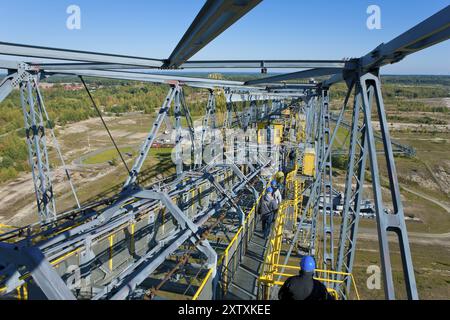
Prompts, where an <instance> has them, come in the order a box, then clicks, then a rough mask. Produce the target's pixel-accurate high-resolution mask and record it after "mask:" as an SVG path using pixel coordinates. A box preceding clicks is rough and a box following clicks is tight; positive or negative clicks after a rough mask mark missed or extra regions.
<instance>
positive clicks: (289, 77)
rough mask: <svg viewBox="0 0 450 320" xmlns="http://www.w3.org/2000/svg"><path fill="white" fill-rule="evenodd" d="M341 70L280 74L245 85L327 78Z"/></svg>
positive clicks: (328, 69)
mask: <svg viewBox="0 0 450 320" xmlns="http://www.w3.org/2000/svg"><path fill="white" fill-rule="evenodd" d="M342 70H343V69H342V68H315V69H309V70H304V71H298V72H293V73H287V74H282V75H278V76H273V77H267V78H262V79H256V80H250V81H247V82H246V83H245V85H248V86H252V85H258V84H270V83H273V82H280V81H288V80H299V79H306V78H313V77H320V76H327V75H332V74H337V73H341V72H342Z"/></svg>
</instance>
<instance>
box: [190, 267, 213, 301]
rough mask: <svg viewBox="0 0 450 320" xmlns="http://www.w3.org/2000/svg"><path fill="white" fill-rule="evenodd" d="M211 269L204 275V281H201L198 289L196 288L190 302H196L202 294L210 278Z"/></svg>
mask: <svg viewBox="0 0 450 320" xmlns="http://www.w3.org/2000/svg"><path fill="white" fill-rule="evenodd" d="M212 272H213V269H209V271H208V273H207V274H206V277H205V279H203V281H202V283H201V284H200V287H198V290H197V292H196V293H195V295H194V296H193V297H192V300H197V299H198V297H199V296H200V294H201V293H202V291H203V289H204V288H205V285H206V283H207V282H208V280H209V278H211V276H212Z"/></svg>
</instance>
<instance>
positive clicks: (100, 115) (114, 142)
mask: <svg viewBox="0 0 450 320" xmlns="http://www.w3.org/2000/svg"><path fill="white" fill-rule="evenodd" d="M78 77H79V78H80V80H81V82H82V83H83V86H84V88H85V89H86V92H87V94H88V96H89V98H90V99H91V102H92V105H93V106H94V109H95V110H96V111H97V114H98V116H99V117H100V119H101V120H102V123H103V126H104V127H105V129H106V131H107V132H108V135H109V138H110V139H111V142H112V143H113V145H114V148H116V151H117V153H118V154H119V157H120V159H121V160H122V163H123V165H124V167H125V169H126V170H127V172H128V174H131V171H130V169H129V168H128V165H127V163H126V162H125V159H124V158H123V155H122V153H121V152H120V150H119V147H118V146H117V144H116V141H115V140H114V138H113V136H112V135H111V132H110V131H109V129H108V126H107V125H106V122H105V120H104V119H103V116H102V113H101V112H100V110H99V108H98V107H97V104H96V103H95V101H94V98H93V97H92V95H91V92H90V91H89V88H88V87H87V85H86V82H84V79H83V77H82V76H78Z"/></svg>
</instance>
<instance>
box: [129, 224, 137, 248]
mask: <svg viewBox="0 0 450 320" xmlns="http://www.w3.org/2000/svg"><path fill="white" fill-rule="evenodd" d="M135 228H136V224H135V223H132V224H131V230H130V235H131V242H130V251H131V253H132V254H135V245H134V232H135Z"/></svg>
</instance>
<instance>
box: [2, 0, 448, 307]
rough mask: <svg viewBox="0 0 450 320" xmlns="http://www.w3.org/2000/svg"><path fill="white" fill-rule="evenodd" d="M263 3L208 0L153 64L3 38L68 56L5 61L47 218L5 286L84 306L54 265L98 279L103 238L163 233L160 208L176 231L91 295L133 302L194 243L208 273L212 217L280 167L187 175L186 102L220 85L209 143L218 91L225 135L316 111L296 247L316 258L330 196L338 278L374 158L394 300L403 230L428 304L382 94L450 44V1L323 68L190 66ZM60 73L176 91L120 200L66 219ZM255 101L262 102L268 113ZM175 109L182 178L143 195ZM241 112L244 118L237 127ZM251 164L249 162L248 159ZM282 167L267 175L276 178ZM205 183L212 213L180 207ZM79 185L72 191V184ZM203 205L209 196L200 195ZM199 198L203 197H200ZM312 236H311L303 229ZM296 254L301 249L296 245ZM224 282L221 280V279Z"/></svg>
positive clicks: (406, 263) (27, 240) (28, 52)
mask: <svg viewBox="0 0 450 320" xmlns="http://www.w3.org/2000/svg"><path fill="white" fill-rule="evenodd" d="M260 2H261V1H259V0H243V1H242V0H239V1H238V0H223V1H222V0H221V1H218V0H208V1H206V3H205V5H204V6H203V8H202V10H201V11H200V12H199V14H198V15H197V17H196V18H195V20H194V22H193V23H192V25H191V26H190V27H189V29H188V30H187V32H186V33H185V35H184V36H183V38H182V39H181V40H180V42H179V43H178V45H177V47H176V48H175V50H174V51H173V52H172V54H171V55H170V57H169V58H168V59H150V58H142V57H132V56H124V55H114V54H105V53H95V52H85V51H75V50H64V49H59V48H46V47H37V46H26V45H18V44H11V43H3V42H0V54H3V55H9V56H14V57H17V56H19V57H24V59H23V61H26V60H25V59H26V58H41V59H46V60H49V59H50V60H53V59H56V60H60V61H61V63H52V62H51V63H47V61H42V62H41V63H23V62H15V61H0V68H2V69H7V70H8V75H7V76H6V77H5V78H4V79H3V80H2V82H1V83H0V101H2V100H3V99H5V97H7V96H8V95H9V93H10V92H11V91H12V90H13V89H14V88H15V87H19V89H20V95H21V102H22V109H23V113H24V119H25V129H26V133H27V144H28V149H29V158H30V164H31V167H32V175H33V182H34V186H35V192H36V198H37V203H38V211H39V216H40V219H41V222H40V223H39V224H36V225H33V226H29V227H27V228H22V229H18V230H13V231H11V232H9V233H7V234H4V235H1V236H0V266H1V267H2V268H0V279H6V280H5V281H3V280H2V281H3V282H4V284H5V285H6V291H7V292H11V291H12V290H14V288H16V287H17V286H20V285H22V284H23V283H24V278H26V276H31V277H32V278H33V280H34V282H35V283H36V284H37V286H39V288H40V289H41V290H42V292H43V293H44V294H45V296H46V297H47V298H50V299H74V298H75V295H74V292H73V290H71V289H69V288H68V286H67V284H66V283H65V281H64V280H63V279H62V278H61V276H60V275H59V274H58V273H57V272H56V271H55V268H54V267H53V266H52V264H53V263H54V262H55V261H58V262H59V261H60V260H59V259H63V257H64V259H65V258H67V255H72V254H74V252H76V253H75V255H79V261H78V264H79V265H81V266H83V267H82V270H81V274H82V275H83V281H85V282H90V277H91V276H93V273H92V270H94V269H95V267H94V265H93V264H92V263H93V261H96V262H97V260H101V259H103V258H102V257H103V256H102V254H100V255H98V252H95V250H94V247H95V246H96V245H98V244H99V243H101V242H102V241H103V240H105V239H109V241H110V243H114V231H116V230H118V229H120V230H124V229H126V228H128V227H130V228H131V229H130V231H129V232H130V234H133V235H134V231H135V229H134V226H135V224H136V223H137V222H139V221H137V220H138V219H139V218H140V217H143V216H144V217H145V219H148V220H145V223H144V224H145V226H144V228H150V229H151V230H153V231H152V232H153V233H154V234H158V232H157V231H155V230H156V229H157V225H158V221H154V220H151V219H150V218H149V217H150V216H152V215H151V214H150V213H152V212H159V211H160V209H161V207H165V208H166V209H167V210H168V211H169V214H170V216H171V217H172V218H173V219H172V220H173V221H172V222H171V223H172V227H173V228H172V229H171V231H170V232H168V233H166V234H164V236H163V237H162V238H161V239H158V241H153V240H154V239H153V240H152V241H150V242H149V247H148V248H147V249H148V250H145V252H142V253H141V255H140V256H139V257H135V256H134V253H135V252H134V249H133V250H131V249H130V252H131V253H133V254H131V256H133V258H132V261H131V263H130V264H128V265H127V267H126V268H124V269H121V270H120V271H118V273H116V274H114V273H113V270H103V269H105V265H104V261H103V264H102V263H100V265H101V268H99V269H101V270H102V272H104V274H105V279H106V280H105V282H106V284H104V285H99V286H98V287H95V288H91V289H92V290H91V292H90V294H91V296H90V297H91V298H93V299H124V298H127V297H129V296H130V294H132V292H133V291H134V290H135V289H136V288H137V287H138V286H139V285H140V283H141V282H142V281H143V279H145V278H146V277H147V276H148V275H149V274H151V273H152V272H153V271H154V270H156V268H157V267H158V266H159V265H161V263H162V262H163V261H164V260H165V259H166V258H167V257H168V256H170V255H171V254H173V253H174V252H175V251H176V250H177V249H178V248H180V247H181V246H182V245H183V244H184V243H185V242H190V243H191V245H193V246H194V247H196V248H197V249H198V250H199V252H201V253H202V254H203V258H205V257H206V260H207V261H206V263H205V264H204V265H205V266H207V267H209V268H210V270H213V269H215V268H217V266H216V262H217V256H216V255H215V251H214V250H212V248H211V247H210V245H209V244H208V243H207V242H205V241H204V239H202V236H203V235H202V234H201V229H202V227H203V225H204V224H205V223H206V222H207V221H208V219H209V218H211V217H212V216H215V215H217V213H218V212H219V211H220V210H221V209H222V208H223V207H224V206H225V207H226V208H230V207H234V208H235V209H238V211H239V209H240V208H239V204H238V203H236V201H235V200H234V198H235V196H236V195H238V193H239V192H241V191H243V190H244V189H246V188H247V189H248V190H247V191H251V192H252V194H257V193H258V192H259V191H262V190H259V191H257V190H256V189H255V188H254V187H252V186H249V184H250V183H251V181H254V180H256V181H259V182H260V183H262V184H263V187H265V183H264V182H265V180H264V179H263V177H262V171H263V170H266V169H267V167H268V166H269V165H270V160H269V159H266V158H265V157H262V160H261V159H259V160H258V162H257V164H251V163H248V165H246V166H245V170H244V167H243V168H242V169H239V168H238V167H237V166H236V165H235V164H234V163H232V164H231V165H228V166H224V165H222V166H220V165H217V164H216V163H210V164H208V165H206V166H203V165H200V166H197V167H195V169H193V168H192V167H191V168H190V169H189V170H185V169H187V168H185V166H184V165H183V162H182V158H181V155H182V149H181V147H182V140H183V138H184V137H183V131H182V125H181V117H182V115H183V113H184V115H185V117H186V119H187V122H188V127H189V128H188V129H189V134H190V137H191V141H192V142H193V143H192V147H193V146H194V141H195V131H194V128H193V123H192V119H191V117H190V114H189V108H188V107H187V105H186V102H185V100H184V95H183V91H182V87H183V86H191V87H196V88H203V89H207V90H210V96H209V99H208V104H207V108H206V117H205V121H204V123H203V133H202V139H201V140H202V141H204V137H205V132H206V131H207V127H212V128H213V129H214V128H215V127H216V124H215V112H216V110H215V109H216V103H215V97H214V93H213V90H215V89H221V90H225V91H226V93H227V117H226V121H225V123H224V128H231V127H233V125H234V124H239V126H240V127H241V128H244V129H246V128H248V127H249V126H251V125H252V124H254V123H255V122H256V121H265V120H267V119H269V120H270V119H271V118H272V117H273V116H276V115H279V114H280V112H281V111H282V110H284V109H285V108H288V107H289V105H288V104H287V103H286V102H287V100H290V101H296V100H298V99H302V100H303V101H304V102H305V106H304V108H303V109H304V110H305V112H306V130H305V136H306V145H308V146H313V145H314V144H315V148H316V155H317V157H316V161H317V162H316V175H315V177H314V178H313V179H311V180H312V181H310V182H311V183H310V186H309V187H308V189H307V190H306V191H305V195H307V196H308V202H307V204H306V205H305V206H304V208H303V212H302V215H301V217H300V221H299V224H298V227H297V231H296V234H295V237H294V239H295V240H294V242H293V243H295V242H296V241H297V238H298V237H299V234H300V232H301V231H302V232H303V231H305V230H309V232H310V235H309V239H308V240H309V242H310V250H311V253H312V254H315V253H316V249H319V248H318V247H317V246H316V240H317V232H318V231H317V222H318V220H319V213H320V202H321V199H322V210H321V212H322V215H323V220H322V221H323V228H322V232H323V252H322V256H321V257H322V258H323V266H324V268H327V269H328V270H330V269H333V266H335V267H334V268H335V269H336V271H341V272H346V273H348V274H351V272H352V268H353V261H354V257H355V252H356V251H355V250H356V249H355V248H356V241H357V233H358V222H359V213H360V202H361V200H362V196H363V190H364V181H365V171H366V161H367V158H369V160H370V168H371V178H372V188H373V193H374V200H375V211H376V217H377V228H378V240H379V246H380V255H381V265H382V269H383V276H384V287H385V293H386V298H388V299H394V298H395V290H394V284H393V279H392V269H391V261H390V255H389V253H390V250H389V243H388V234H389V233H390V232H393V233H395V234H397V236H398V239H399V246H400V252H401V257H402V267H403V271H404V278H405V284H406V289H407V294H408V298H409V299H417V298H418V294H417V288H416V283H415V278H414V270H413V266H412V260H411V254H410V248H409V243H408V238H407V231H406V224H405V220H404V212H403V206H402V203H401V198H400V192H399V185H398V179H397V173H396V168H395V162H394V157H393V150H392V145H391V144H392V142H391V139H390V135H389V130H388V125H387V121H386V114H385V109H384V103H383V98H382V95H381V85H380V79H379V69H380V68H381V67H383V66H384V65H387V64H390V63H396V62H398V61H400V60H402V59H403V58H405V57H406V56H407V55H409V54H412V53H414V52H417V51H420V50H422V49H424V48H427V47H429V46H432V45H434V44H437V43H440V42H443V41H445V40H447V39H449V37H450V23H449V19H450V18H449V17H450V6H447V7H445V8H444V9H442V10H441V11H439V12H438V13H436V14H435V15H433V16H431V17H430V18H428V19H426V20H424V21H423V22H421V23H419V24H418V25H416V26H415V27H413V28H411V29H410V30H408V31H407V32H405V33H403V34H401V35H400V36H398V37H397V38H395V39H393V40H391V41H389V42H387V43H383V44H381V45H380V46H378V47H376V48H375V49H374V50H372V51H371V52H369V53H368V54H366V55H364V56H362V57H360V58H355V59H350V60H322V61H319V60H247V61H245V60H237V61H230V60H225V61H188V60H189V59H190V58H191V57H192V56H194V55H195V54H196V53H197V52H198V51H199V50H200V49H201V48H203V47H204V46H205V45H207V44H208V43H209V42H211V41H212V40H213V39H214V38H216V37H217V36H218V35H220V34H221V33H222V32H223V31H224V30H226V29H227V28H228V27H230V26H231V25H232V24H234V23H235V22H236V21H237V20H239V19H240V18H241V17H243V16H244V15H245V14H247V13H248V12H249V11H250V10H252V9H253V8H254V7H255V6H257V5H258V4H259V3H260ZM143 68H144V69H146V68H147V69H148V68H150V69H180V68H255V69H260V70H261V71H262V72H263V73H267V68H293V69H299V68H300V69H303V68H310V69H307V70H301V71H297V70H296V71H295V72H293V73H288V74H283V75H277V76H272V77H267V78H261V79H255V80H250V81H248V82H245V83H244V82H240V81H227V80H213V79H204V78H194V77H183V76H179V75H174V74H149V73H145V72H139V71H133V70H137V69H143ZM54 74H63V75H78V76H94V77H102V78H111V79H126V80H134V81H143V82H151V83H163V84H167V85H169V86H170V90H169V93H168V95H167V97H166V99H165V101H164V102H163V104H162V106H161V109H160V111H159V114H158V116H157V118H156V120H155V122H154V124H153V126H152V128H151V129H150V132H149V134H148V136H147V138H146V140H145V141H144V143H143V144H142V146H141V148H140V153H139V155H138V157H137V159H136V161H135V163H134V165H133V168H132V170H131V172H130V174H129V177H128V178H127V180H126V182H125V184H124V186H123V189H122V191H121V192H120V193H119V194H117V195H115V196H114V197H112V198H110V199H106V200H102V201H99V202H98V203H95V204H91V205H85V206H81V208H80V209H78V210H74V211H69V212H66V213H63V214H61V215H58V216H57V215H56V210H55V202H54V201H55V200H54V194H53V188H52V184H51V179H50V166H49V162H48V154H47V149H46V135H45V132H46V131H45V122H46V121H47V120H48V116H47V113H46V111H45V106H44V103H43V98H42V96H41V94H40V92H39V88H38V80H39V78H38V76H51V75H54ZM328 75H329V76H330V77H329V78H328V79H326V80H324V81H323V82H322V83H316V82H310V83H309V84H286V83H284V84H280V82H281V81H287V80H299V79H307V78H311V77H318V76H328ZM340 81H346V82H347V84H348V88H349V90H348V92H347V96H346V99H345V102H344V106H343V108H342V111H341V113H340V115H339V117H338V118H337V121H336V122H337V124H336V127H335V129H334V132H333V135H332V136H331V137H330V127H329V121H330V114H329V110H328V109H329V89H330V88H331V86H332V85H333V84H335V83H337V82H340ZM353 87H354V88H355V99H354V107H353V119H352V124H351V132H350V149H349V164H348V169H347V176H346V185H345V193H344V212H343V216H342V223H341V228H340V237H339V248H338V254H337V260H336V262H334V252H333V242H334V239H333V219H332V171H331V146H332V145H333V141H334V138H335V137H336V134H337V130H338V128H339V126H340V124H341V122H342V121H343V115H344V111H345V108H346V105H347V103H348V100H349V98H350V95H351V92H352V90H353ZM257 101H263V106H262V107H261V108H260V107H259V106H258V104H257ZM236 102H245V103H246V102H249V109H246V108H245V107H244V109H243V111H242V112H238V111H237V109H236V105H235V103H236ZM270 102H271V103H270ZM172 104H174V107H173V108H174V114H175V126H174V129H175V133H176V143H175V149H176V152H175V159H176V161H175V162H176V169H177V175H176V177H173V179H174V180H172V181H163V182H161V183H159V184H158V185H157V186H153V188H152V189H144V188H143V187H142V186H141V185H140V184H139V183H138V177H139V174H140V172H141V170H142V166H143V164H144V162H145V160H146V158H147V157H148V153H149V151H150V149H151V147H152V144H153V142H154V140H155V138H156V135H157V133H158V131H159V129H160V127H161V125H162V123H163V122H166V123H170V121H169V120H168V115H169V111H170V109H171V108H172ZM269 104H270V106H269ZM373 106H374V107H375V108H376V111H377V114H378V121H379V123H380V128H381V141H382V144H383V150H384V157H385V159H386V163H387V169H388V176H389V184H390V191H391V198H392V206H393V208H394V210H393V213H391V212H389V211H387V210H385V204H384V202H383V198H382V193H381V183H380V177H379V166H378V159H377V151H376V148H375V145H376V140H375V139H379V138H378V137H377V135H376V134H375V133H374V129H373V127H372V113H371V111H372V108H373ZM260 109H262V111H261V110H260ZM233 113H234V114H235V117H236V120H233ZM210 123H211V125H210ZM269 139H270V137H269ZM233 145H234V150H233V157H228V159H227V160H229V159H230V158H233V159H236V154H237V148H236V147H239V146H238V145H236V144H233ZM250 145H251V141H250V139H249V138H247V140H246V143H245V147H246V148H245V149H244V150H243V151H244V152H245V151H246V150H247V151H248V150H249V148H250V147H251V146H250ZM239 151H241V150H239ZM268 151H269V152H268V154H271V153H272V151H273V150H272V147H271V146H269V150H268ZM274 152H275V151H274ZM202 153H203V150H202ZM194 157H195V156H194ZM246 158H247V160H249V159H248V155H247V157H246ZM266 160H267V161H266ZM194 162H195V160H194ZM269 171H270V170H269ZM272 171H273V170H272ZM272 171H270V172H269V173H274V172H272ZM66 172H67V171H66ZM229 176H232V178H231V180H227V177H229ZM269 176H270V174H269ZM205 183H206V184H207V185H208V187H209V189H211V190H212V191H211V192H214V194H215V195H216V197H217V198H216V199H215V200H216V201H208V205H206V206H203V204H202V205H201V206H199V208H201V210H193V211H194V213H193V214H191V215H189V211H188V210H186V208H185V205H184V204H183V201H181V200H183V199H181V200H180V201H178V202H177V203H176V202H174V201H173V198H174V197H184V196H182V195H183V194H188V193H189V192H191V190H192V189H196V188H201V187H200V186H201V185H202V184H205ZM225 186H226V187H225ZM72 190H73V191H74V188H73V187H72ZM208 197H209V196H208ZM199 198H201V197H200V196H199ZM192 202H194V201H193V200H192ZM239 213H240V215H241V221H242V220H243V216H244V212H243V211H242V210H240V211H239ZM168 220H169V219H167V218H162V222H166V223H167V222H168ZM159 222H161V221H159ZM121 228H122V229H121ZM152 228H153V229H152ZM127 230H128V229H127ZM127 232H128V231H127ZM303 237H304V238H305V235H304V234H303ZM289 252H292V247H291V248H290V250H289ZM289 254H290V253H289ZM64 259H63V260H64ZM63 260H61V261H63ZM111 261H112V258H111ZM107 269H108V268H107ZM109 269H112V268H109ZM95 270H96V269H95ZM344 280H345V284H344V285H342V286H337V287H336V289H337V290H338V291H339V292H340V293H341V296H342V297H344V298H349V288H350V286H349V281H350V279H344ZM214 283H217V281H215V282H214ZM2 284H3V283H2ZM78 294H80V295H81V296H82V293H79V292H78ZM88 296H89V294H88Z"/></svg>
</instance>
